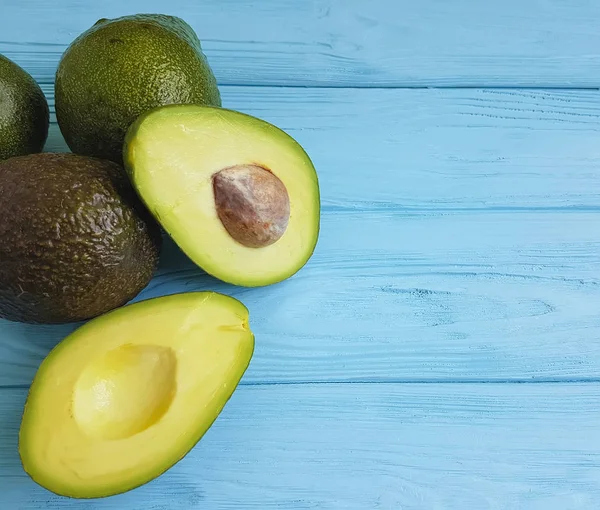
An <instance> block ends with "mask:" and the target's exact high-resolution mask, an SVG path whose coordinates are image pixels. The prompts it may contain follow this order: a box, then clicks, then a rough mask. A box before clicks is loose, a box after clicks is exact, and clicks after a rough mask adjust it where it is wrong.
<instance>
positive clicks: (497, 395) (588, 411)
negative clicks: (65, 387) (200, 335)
mask: <svg viewBox="0 0 600 510" xmlns="http://www.w3.org/2000/svg"><path fill="white" fill-rule="evenodd" d="M24 397H25V392H24V391H23V390H0V488H1V493H0V494H1V496H0V499H1V501H2V508H3V509H4V508H6V509H10V510H38V509H40V508H61V509H65V510H66V509H80V508H85V509H87V510H125V509H127V510H167V509H169V510H184V509H185V510H192V509H198V510H200V509H211V510H225V509H228V510H229V509H239V508H244V509H260V510H263V509H267V508H281V509H286V510H288V509H289V510H295V509H298V510H300V509H302V510H305V509H315V508H319V509H328V510H329V509H342V508H343V509H352V510H354V509H356V510H365V509H374V508H382V509H394V510H395V509H400V508H402V509H408V510H422V509H433V508H435V509H436V510H446V509H447V510H450V509H457V508H461V509H462V508H464V509H477V510H488V509H489V510H492V509H493V510H515V509H527V510H566V509H569V510H591V509H594V508H599V507H600V484H599V473H600V427H598V403H599V402H600V385H598V384H583V385H582V384H520V385H518V384H517V385H515V384H512V385H503V384H488V385H470V384H448V385H440V384H433V385H431V384H424V385H421V384H408V385H397V384H396V385H385V384H366V385H361V384H348V385H343V384H342V385H284V386H258V387H256V386H255V387H244V388H240V389H239V390H238V391H237V392H236V393H235V394H234V396H233V398H232V400H231V401H230V402H229V404H228V405H227V406H226V407H225V410H224V411H223V413H222V414H221V416H220V417H219V418H218V419H217V421H216V422H215V424H214V426H213V427H212V428H211V429H210V430H209V432H208V433H207V435H206V436H205V437H204V439H203V440H202V441H200V443H198V445H197V446H196V447H195V448H194V449H193V451H192V452H191V453H190V454H189V455H188V456H187V457H186V458H184V459H183V460H182V461H181V462H180V463H179V464H177V465H176V466H175V467H174V468H173V469H172V470H170V471H169V472H167V473H166V474H165V475H164V476H162V477H160V478H158V479H156V480H155V481H153V482H152V483H150V484H148V485H146V486H144V487H142V488H140V489H137V490H134V491H132V492H130V493H127V494H124V495H120V496H115V497H113V498H108V499H104V500H92V501H86V502H81V501H77V500H67V499H64V498H59V497H56V496H54V495H52V494H50V493H48V492H47V491H45V490H43V489H41V488H39V487H38V486H37V485H35V484H34V483H33V482H32V481H30V480H29V479H28V478H27V477H26V475H25V474H24V473H23V471H22V469H21V468H20V464H19V458H18V453H17V432H18V424H19V415H20V412H21V407H22V405H23V400H24Z"/></svg>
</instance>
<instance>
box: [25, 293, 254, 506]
mask: <svg viewBox="0 0 600 510" xmlns="http://www.w3.org/2000/svg"><path fill="white" fill-rule="evenodd" d="M253 350H254V336H253V334H252V332H251V330H250V327H249V314H248V310H247V309H246V307H245V306H244V305H243V304H242V303H240V302H239V301H237V300H236V299H235V298H232V297H229V296H225V295H222V294H218V293H215V292H189V293H181V294H173V295H168V296H163V297H157V298H153V299H148V300H145V301H139V302H136V303H133V304H129V305H126V306H124V307H121V308H118V309H116V310H113V311H111V312H108V313H106V314H105V315H102V316H100V317H97V318H95V319H92V320H91V321H89V322H87V323H86V324H85V325H83V326H81V327H80V328H79V329H77V330H76V331H75V332H73V333H72V334H71V335H69V336H68V337H66V338H65V339H64V340H63V341H62V342H61V343H59V344H58V346H57V347H55V348H54V349H53V351H52V352H51V353H50V354H49V355H48V356H47V357H46V359H45V360H44V361H43V362H42V364H41V366H40V368H39V369H38V372H37V374H36V376H35V378H34V380H33V383H32V386H31V389H30V392H29V396H28V399H27V402H26V404H25V410H24V413H23V419H22V423H21V430H20V435H19V451H20V456H21V461H22V463H23V467H24V469H25V471H26V472H27V473H28V474H29V475H30V476H31V478H32V479H33V480H34V481H35V482H37V483H38V484H40V485H41V486H43V487H45V488H46V489H48V490H50V491H52V492H54V493H56V494H59V495H62V496H69V497H73V498H98V497H106V496H111V495H114V494H118V493H122V492H126V491H128V490H131V489H133V488H135V487H138V486H140V485H143V484H145V483H146V482H148V481H150V480H152V479H154V478H156V477H158V476H159V475H160V474H162V473H163V472H165V471H166V470H168V469H169V468H170V467H172V466H173V465H174V464H175V463H177V462H178V461H179V460H181V459H182V458H183V457H184V456H185V455H186V454H187V453H188V452H189V451H190V450H191V449H192V447H193V446H194V445H195V444H196V443H197V442H198V441H199V440H200V439H201V438H202V436H203V435H204V433H205V432H206V431H207V430H208V429H209V428H210V427H211V425H212V424H213V423H214V421H215V420H216V419H217V417H218V415H219V414H220V412H221V411H222V409H223V407H224V406H225V404H226V403H227V401H228V400H229V399H230V397H231V395H232V394H233V392H234V391H235V389H236V387H237V385H238V383H239V381H240V379H241V378H242V376H243V374H244V373H245V371H246V369H247V367H248V365H249V363H250V360H251V358H252V354H253Z"/></svg>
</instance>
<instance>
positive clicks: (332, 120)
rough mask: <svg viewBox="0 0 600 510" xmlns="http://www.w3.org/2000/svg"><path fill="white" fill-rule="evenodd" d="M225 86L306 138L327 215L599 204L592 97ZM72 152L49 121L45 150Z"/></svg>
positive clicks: (247, 107) (599, 98) (254, 110)
mask: <svg viewBox="0 0 600 510" xmlns="http://www.w3.org/2000/svg"><path fill="white" fill-rule="evenodd" d="M222 90H223V103H224V106H226V107H228V108H234V109H237V110H240V111H243V112H247V113H250V114H253V115H257V116H259V117H261V118H264V119H265V120H268V121H270V122H273V123H274V124H276V125H277V126H279V127H281V128H282V129H284V130H286V131H287V132H289V133H290V134H291V135H292V136H294V137H296V138H297V139H298V141H299V142H300V143H302V145H304V147H305V148H306V150H307V151H308V153H309V155H310V156H311V158H312V159H313V161H314V163H315V166H316V167H317V171H318V172H319V178H320V182H321V187H322V201H323V207H324V209H325V210H331V209H335V210H349V211H369V212H374V213H375V212H378V211H380V212H384V213H386V212H392V211H395V212H411V211H412V212H418V213H428V214H436V213H442V212H447V211H455V210H466V211H480V210H483V211H487V210H490V211H494V210H514V211H517V212H518V211H521V210H523V209H548V210H555V211H559V210H563V209H567V208H569V209H583V210H588V211H596V210H598V209H599V208H600V171H598V168H600V144H599V143H598V139H599V138H600V94H598V93H597V92H593V91H552V92H545V91H523V90H519V91H499V90H365V89H362V90H356V89H353V90H340V89H310V88H309V89H303V88H299V89H286V88H278V87H273V88H262V87H261V88H257V87H222ZM45 91H46V93H47V94H48V97H49V100H50V104H51V105H53V104H54V99H53V95H52V91H51V89H48V88H45ZM53 118H54V116H53ZM65 148H66V147H65V145H64V142H63V141H62V138H61V137H60V133H59V132H58V130H57V129H56V127H54V129H52V133H51V135H50V139H49V141H48V144H47V150H65Z"/></svg>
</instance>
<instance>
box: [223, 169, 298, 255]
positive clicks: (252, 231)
mask: <svg viewBox="0 0 600 510" xmlns="http://www.w3.org/2000/svg"><path fill="white" fill-rule="evenodd" d="M212 181H213V191H214V198H215V206H216V210H217V215H218V216H219V219H220V220H221V223H222V224H223V226H224V227H225V229H226V230H227V232H228V233H229V235H230V236H231V237H232V238H233V239H235V240H236V241H237V242H238V243H240V244H242V245H244V246H247V247H249V248H263V247H265V246H269V245H271V244H273V243H275V242H276V241H277V240H278V239H280V238H281V236H283V234H284V233H285V231H286V229H287V226H288V223H289V219H290V198H289V195H288V192H287V189H286V187H285V185H284V184H283V182H281V180H280V179H279V178H278V177H277V176H276V175H274V174H273V173H272V172H270V171H269V170H267V169H266V168H263V167H261V166H258V165H236V166H232V167H228V168H224V169H223V170H220V171H219V172H217V173H215V174H214V175H213V178H212Z"/></svg>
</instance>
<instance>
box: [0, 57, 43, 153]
mask: <svg viewBox="0 0 600 510" xmlns="http://www.w3.org/2000/svg"><path fill="white" fill-rule="evenodd" d="M49 122H50V113H49V110H48V102H47V101H46V97H45V96H44V93H43V92H42V89H41V88H40V86H39V85H38V84H37V82H36V81H35V80H34V79H33V78H32V77H31V75H30V74H29V73H27V72H26V71H25V70H24V69H23V68H22V67H20V66H19V65H17V64H16V63H15V62H13V61H12V60H10V59H9V58H7V57H5V56H4V55H0V160H3V159H8V158H11V157H14V156H22V155H26V154H33V153H37V152H41V151H42V149H43V148H44V144H45V143H46V139H47V138H48V125H49Z"/></svg>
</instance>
